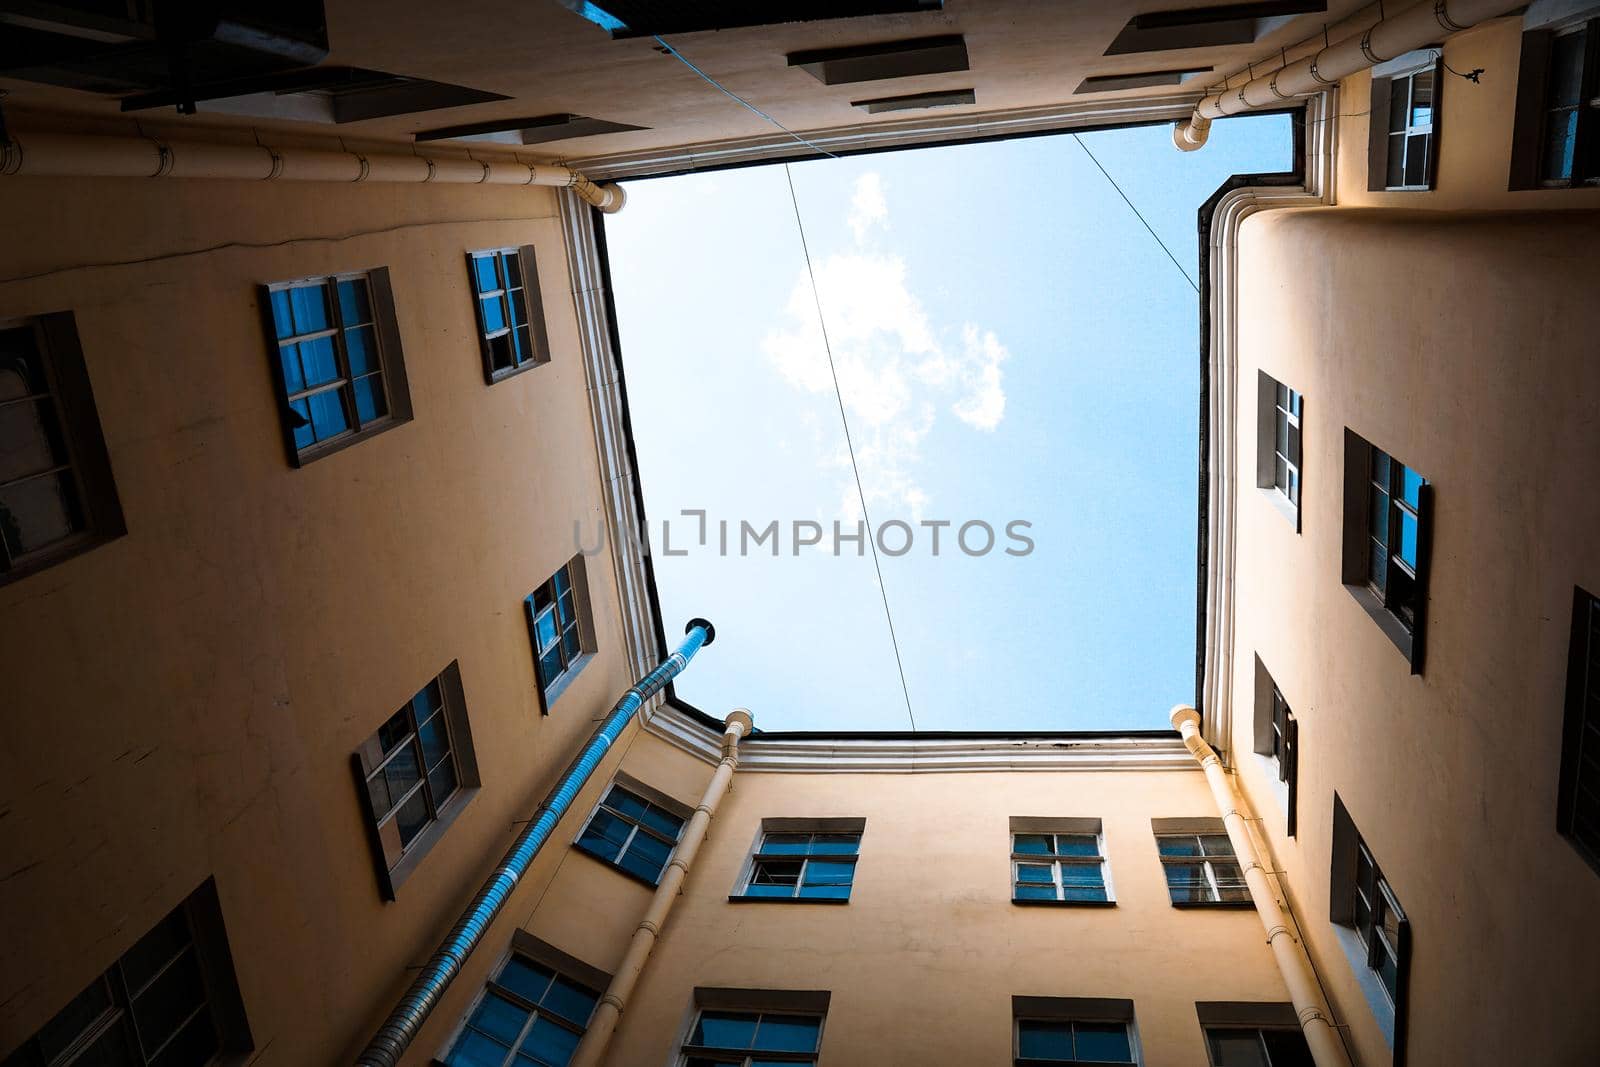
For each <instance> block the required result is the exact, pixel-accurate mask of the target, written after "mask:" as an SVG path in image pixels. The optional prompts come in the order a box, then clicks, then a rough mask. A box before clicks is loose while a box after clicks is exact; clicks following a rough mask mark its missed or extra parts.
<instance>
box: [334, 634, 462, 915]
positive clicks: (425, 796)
mask: <svg viewBox="0 0 1600 1067" xmlns="http://www.w3.org/2000/svg"><path fill="white" fill-rule="evenodd" d="M354 766H355V771H356V776H357V778H358V779H359V782H360V786H361V795H362V797H364V798H365V804H366V812H367V825H368V828H369V829H370V830H371V832H372V840H373V846H374V853H375V856H376V858H377V860H378V866H379V875H380V877H379V882H380V888H381V889H382V890H383V895H384V896H385V897H386V898H387V899H390V900H393V899H394V895H395V890H396V889H397V888H398V887H399V885H400V883H401V882H402V881H404V880H405V878H406V877H407V876H408V875H409V874H410V873H411V871H412V869H414V868H415V866H416V864H417V862H418V861H419V860H420V859H421V857H422V854H423V853H425V852H426V851H427V850H428V849H429V848H431V847H432V846H433V843H434V841H436V840H437V839H438V838H439V836H440V835H442V834H443V832H444V831H445V829H446V828H447V827H448V826H449V824H450V822H452V821H454V819H455V817H456V815H457V814H458V813H459V809H460V808H461V807H463V806H464V805H465V804H466V801H467V800H468V799H469V796H470V793H471V790H472V789H473V787H475V786H476V785H477V784H478V774H477V762H476V760H475V758H474V756H473V752H472V736H471V733H470V732H469V730H468V729H467V716H466V708H465V701H464V699H463V697H462V692H461V672H460V669H459V668H458V667H457V665H456V664H454V663H452V664H450V666H448V667H446V668H445V669H444V671H443V672H441V673H440V674H439V676H438V677H436V678H434V679H433V680H432V681H430V682H429V683H428V684H427V685H425V686H423V687H422V689H421V691H419V692H418V693H417V695H416V696H414V697H412V698H411V699H410V700H409V701H407V702H406V703H405V705H404V706H402V707H401V708H400V710H399V711H397V712H395V713H394V714H393V715H391V716H390V717H389V719H388V721H387V722H385V723H384V724H383V725H382V726H380V727H378V732H377V733H375V734H373V735H372V736H371V737H369V738H367V740H366V741H365V742H363V743H362V745H361V748H360V750H359V751H358V752H357V753H356V754H355V757H354Z"/></svg>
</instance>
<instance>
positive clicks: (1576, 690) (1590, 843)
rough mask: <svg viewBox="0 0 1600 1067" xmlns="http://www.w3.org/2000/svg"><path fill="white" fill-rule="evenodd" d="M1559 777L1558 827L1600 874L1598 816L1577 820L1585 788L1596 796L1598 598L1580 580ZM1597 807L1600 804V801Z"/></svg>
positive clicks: (1599, 784)
mask: <svg viewBox="0 0 1600 1067" xmlns="http://www.w3.org/2000/svg"><path fill="white" fill-rule="evenodd" d="M1586 767H1587V768H1588V769H1587V770H1586ZM1558 783H1559V784H1558V787H1557V796H1556V832H1557V833H1559V834H1560V835H1561V836H1562V837H1563V838H1565V839H1566V840H1567V842H1568V843H1569V844H1570V845H1572V847H1573V849H1574V850H1575V851H1576V852H1577V853H1578V855H1579V856H1580V857H1582V859H1583V861H1584V862H1585V863H1587V864H1588V865H1589V866H1590V868H1592V869H1593V870H1594V872H1595V873H1596V874H1600V822H1596V823H1594V824H1593V825H1592V826H1590V827H1589V829H1588V832H1587V833H1585V832H1583V831H1582V830H1581V829H1579V828H1578V827H1577V825H1576V823H1577V817H1578V811H1577V808H1578V804H1579V803H1580V801H1581V800H1582V798H1583V794H1585V793H1588V794H1590V795H1591V796H1600V598H1596V597H1595V596H1594V595H1593V594H1591V593H1589V592H1588V591H1587V590H1585V589H1583V588H1582V587H1581V586H1574V587H1573V590H1572V637H1571V641H1570V643H1569V645H1568V652H1567V688H1566V699H1565V706H1564V710H1563V716H1562V738H1561V766H1560V777H1559V779H1558ZM1589 803H1591V804H1595V803H1596V802H1595V801H1589ZM1596 807H1597V809H1600V804H1597V805H1596ZM1584 822H1585V824H1588V822H1589V820H1587V819H1586V820H1584Z"/></svg>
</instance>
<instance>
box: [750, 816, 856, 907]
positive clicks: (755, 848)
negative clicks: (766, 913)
mask: <svg viewBox="0 0 1600 1067" xmlns="http://www.w3.org/2000/svg"><path fill="white" fill-rule="evenodd" d="M775 834H781V835H788V836H795V835H799V834H809V835H811V837H812V838H813V839H814V838H816V837H817V836H829V837H840V836H847V835H853V836H854V837H855V839H856V841H855V846H856V848H855V851H854V852H853V853H848V854H846V853H824V854H821V855H818V856H812V855H811V854H810V853H793V852H766V851H764V848H765V846H766V844H767V840H768V838H770V837H771V836H773V835H775ZM865 837H866V820H865V819H850V818H845V819H837V818H830V819H765V820H763V821H762V825H761V827H760V829H758V830H757V831H756V839H755V842H754V843H753V844H752V846H751V849H750V852H749V854H748V856H747V857H746V858H745V862H744V866H743V867H742V868H741V869H740V871H739V879H738V881H737V882H736V883H735V886H734V891H733V893H731V894H729V896H728V900H729V902H730V903H747V902H753V903H777V904H849V903H850V898H851V896H852V895H853V894H854V892H855V885H856V880H855V875H856V869H857V868H858V867H859V865H860V860H861V844H862V841H863V840H864V839H865ZM810 843H814V841H813V842H810ZM812 859H821V860H824V861H825V862H830V863H848V864H849V865H850V868H851V870H850V881H849V883H848V884H847V885H846V887H845V888H846V890H847V891H846V893H845V894H844V896H835V897H828V896H802V895H801V893H800V890H801V889H802V888H804V887H805V885H806V881H805V876H806V868H807V867H808V866H809V865H810V861H811V860H812ZM795 860H799V861H800V870H799V871H797V872H796V873H795V880H794V885H793V887H792V888H793V892H791V893H789V894H788V895H787V896H778V895H776V894H753V893H751V892H750V887H751V885H752V884H754V880H755V877H756V873H757V869H758V867H759V866H760V865H761V864H762V863H791V862H794V861H795ZM772 884H774V885H777V884H781V883H772ZM818 884H820V885H835V884H837V883H818Z"/></svg>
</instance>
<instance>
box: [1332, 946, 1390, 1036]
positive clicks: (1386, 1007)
mask: <svg viewBox="0 0 1600 1067" xmlns="http://www.w3.org/2000/svg"><path fill="white" fill-rule="evenodd" d="M1333 934H1334V937H1335V938H1336V939H1337V940H1338V942H1339V947H1340V948H1341V949H1343V950H1344V954H1345V957H1346V958H1347V959H1348V960H1349V961H1350V970H1351V971H1353V972H1354V973H1355V978H1356V984H1357V985H1358V986H1360V987H1361V995H1362V996H1364V997H1365V998H1366V1001H1367V1006H1368V1007H1369V1008H1371V1009H1372V1017H1373V1018H1374V1019H1376V1020H1377V1023H1378V1029H1379V1030H1381V1031H1383V1040H1384V1042H1385V1043H1386V1044H1388V1046H1389V1050H1390V1051H1391V1052H1393V1051H1394V1028H1395V1010H1394V1005H1393V1004H1390V1003H1389V994H1388V993H1386V992H1385V991H1384V988H1383V983H1382V982H1380V981H1379V980H1378V976H1377V975H1376V974H1375V973H1374V972H1373V970H1372V968H1371V967H1368V966H1367V957H1366V951H1367V946H1366V945H1364V944H1362V943H1361V937H1360V936H1359V935H1358V934H1357V933H1356V932H1355V931H1354V930H1352V929H1351V928H1350V927H1348V926H1345V925H1343V924H1341V923H1337V922H1336V923H1334V924H1333Z"/></svg>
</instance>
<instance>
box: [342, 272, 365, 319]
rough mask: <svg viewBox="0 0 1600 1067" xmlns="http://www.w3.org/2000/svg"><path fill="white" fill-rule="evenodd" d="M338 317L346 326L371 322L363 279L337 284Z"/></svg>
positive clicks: (353, 279)
mask: <svg viewBox="0 0 1600 1067" xmlns="http://www.w3.org/2000/svg"><path fill="white" fill-rule="evenodd" d="M339 317H340V319H341V321H342V322H343V323H344V324H345V325H346V326H357V325H360V324H361V323H363V322H371V321H372V305H371V304H370V303H369V302H368V300H367V280H366V279H365V278H352V279H350V280H349V281H345V282H340V283H339Z"/></svg>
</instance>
